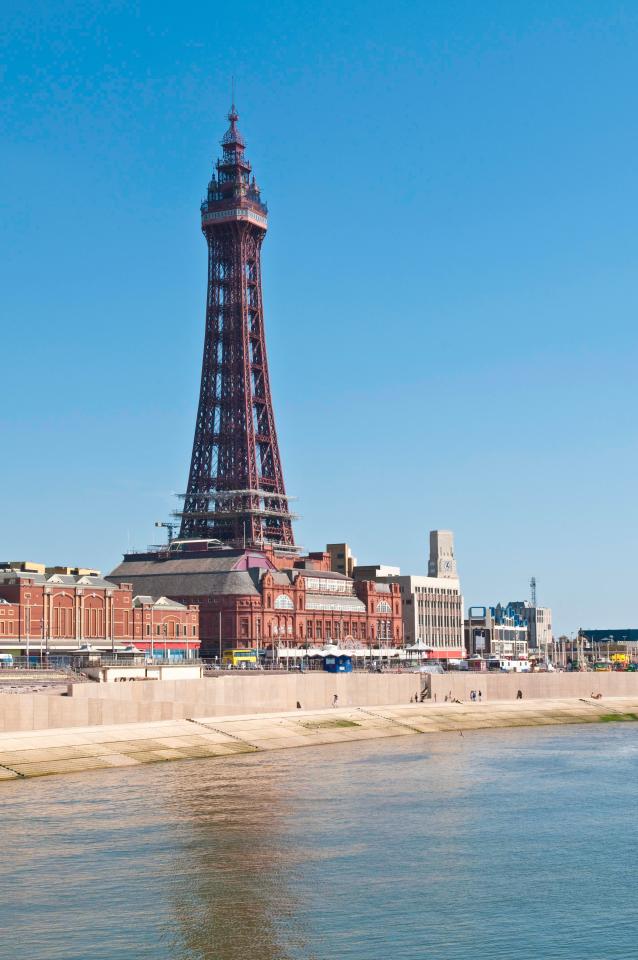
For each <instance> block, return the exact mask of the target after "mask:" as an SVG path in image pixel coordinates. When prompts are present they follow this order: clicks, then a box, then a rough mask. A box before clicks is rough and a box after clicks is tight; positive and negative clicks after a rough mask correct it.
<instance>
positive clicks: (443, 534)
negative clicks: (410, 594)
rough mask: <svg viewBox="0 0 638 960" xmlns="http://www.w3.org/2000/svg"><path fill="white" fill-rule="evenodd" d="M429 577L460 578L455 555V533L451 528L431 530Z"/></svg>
mask: <svg viewBox="0 0 638 960" xmlns="http://www.w3.org/2000/svg"><path fill="white" fill-rule="evenodd" d="M428 576H429V577H444V578H447V579H451V580H456V579H457V578H458V572H457V569H456V558H455V556H454V534H453V533H452V531H451V530H430V562H429V563H428Z"/></svg>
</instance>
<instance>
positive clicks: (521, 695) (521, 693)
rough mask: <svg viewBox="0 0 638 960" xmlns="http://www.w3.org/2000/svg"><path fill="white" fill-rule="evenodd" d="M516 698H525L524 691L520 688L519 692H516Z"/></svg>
mask: <svg viewBox="0 0 638 960" xmlns="http://www.w3.org/2000/svg"><path fill="white" fill-rule="evenodd" d="M516 699H517V700H522V699H523V691H522V690H519V691H518V693H517V694H516Z"/></svg>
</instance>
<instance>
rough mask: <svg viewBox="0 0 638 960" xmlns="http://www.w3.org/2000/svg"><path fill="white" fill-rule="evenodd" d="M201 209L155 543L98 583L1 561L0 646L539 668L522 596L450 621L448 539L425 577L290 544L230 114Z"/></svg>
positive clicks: (253, 248)
mask: <svg viewBox="0 0 638 960" xmlns="http://www.w3.org/2000/svg"><path fill="white" fill-rule="evenodd" d="M228 120H229V127H228V130H227V131H226V133H225V134H224V137H223V138H222V141H221V147H222V154H221V157H220V159H219V160H218V161H217V163H216V166H215V170H214V172H213V175H212V177H211V179H210V182H209V184H208V187H207V189H206V193H205V196H204V199H203V202H202V204H201V211H200V212H201V228H202V232H203V234H204V237H205V239H206V243H207V247H208V272H207V300H206V315H205V323H204V349H203V358H202V367H201V380H200V393H199V402H198V409H197V415H196V420H195V430H194V438H193V447H192V455H191V461H190V467H189V470H188V481H187V489H186V492H185V493H184V494H182V495H180V497H179V502H180V505H179V509H177V510H175V512H174V514H173V517H172V519H171V521H170V522H165V523H162V524H161V526H164V527H165V528H166V529H167V530H168V531H169V537H168V541H167V543H166V544H164V545H161V546H155V547H150V548H148V549H147V550H146V551H144V552H129V553H127V554H125V555H124V558H123V560H122V562H121V563H120V564H119V565H118V566H116V568H115V569H114V570H112V571H111V572H110V573H109V574H108V575H105V576H102V575H101V573H100V572H99V571H97V570H92V569H87V568H84V569H82V568H66V567H45V566H44V565H41V564H37V563H29V562H26V561H15V562H12V561H7V562H5V563H3V564H0V653H1V652H2V651H6V652H7V653H18V654H19V653H23V654H24V653H28V654H29V655H31V656H33V655H36V656H38V655H39V656H41V657H42V656H46V655H50V654H53V653H65V652H66V653H71V652H73V651H77V650H78V649H82V648H88V649H94V650H99V651H102V652H103V653H105V654H106V653H107V652H110V653H111V654H114V655H117V654H118V653H120V652H122V651H126V650H129V649H133V650H140V651H142V652H144V653H151V654H153V655H158V654H159V655H162V656H171V657H184V658H189V657H193V656H198V655H202V656H205V657H217V658H220V659H221V657H222V656H223V654H224V652H225V651H228V650H235V649H240V648H243V649H251V650H254V651H259V653H260V654H270V655H271V656H274V657H286V656H288V657H290V656H291V655H293V654H294V653H295V652H297V653H299V652H300V651H305V653H306V654H308V653H309V651H310V650H311V649H317V648H325V647H326V646H327V645H328V646H331V647H335V646H336V647H338V648H340V649H346V650H350V651H352V652H353V653H354V655H355V656H356V655H357V653H358V652H359V653H360V652H361V651H367V653H368V654H369V656H370V658H371V659H372V658H380V659H383V658H384V656H385V657H387V656H389V653H388V652H389V651H396V650H403V651H410V653H411V654H412V655H413V656H416V657H417V659H423V660H428V659H429V660H439V661H443V662H448V663H449V662H450V661H454V660H460V659H463V658H466V657H470V658H475V659H482V658H484V657H495V658H500V659H503V658H505V659H507V658H510V659H515V658H526V657H530V656H533V657H534V658H535V659H537V660H542V659H547V658H548V651H549V649H550V646H551V643H552V625H551V611H550V610H549V609H547V608H542V607H539V606H537V605H536V603H535V601H532V602H527V601H516V602H511V603H508V604H507V605H501V604H500V603H498V604H496V605H495V606H487V605H486V606H481V607H476V606H472V607H470V608H469V611H468V615H467V616H465V615H464V601H463V594H462V590H461V583H460V580H459V574H458V570H457V563H456V556H455V550H454V538H453V535H452V533H451V531H449V530H434V531H432V532H431V534H430V552H429V559H428V564H427V569H425V562H424V569H423V570H422V571H416V572H415V573H407V574H406V573H404V572H403V573H402V572H401V570H400V569H399V568H398V567H394V566H389V565H386V564H384V563H381V562H380V563H378V564H371V565H359V564H358V563H357V561H356V558H355V557H354V556H353V554H352V551H351V549H350V547H349V545H348V544H347V543H346V542H343V543H331V544H328V545H327V547H326V549H325V550H321V551H318V552H308V553H304V551H303V550H302V549H301V548H300V547H299V546H298V544H297V543H296V542H295V535H294V520H295V515H294V513H293V512H292V511H291V502H292V500H293V498H291V497H290V496H289V495H288V493H287V491H286V486H285V483H284V473H283V466H282V462H281V457H280V453H279V444H278V439H277V432H276V426H275V415H274V409H273V403H272V394H271V386H270V378H269V370H268V359H267V351H266V338H265V327H264V311H263V300H262V283H261V246H262V243H263V240H264V237H265V235H266V231H267V227H268V207H267V205H266V203H265V201H264V200H263V198H262V195H261V189H260V187H259V185H258V184H257V181H256V179H255V176H254V174H253V171H252V167H251V164H250V162H249V161H248V159H247V158H246V154H245V143H244V140H243V137H242V135H241V133H240V131H239V127H238V115H237V111H236V109H235V106H234V104H233V106H232V107H231V110H230V112H229V114H228Z"/></svg>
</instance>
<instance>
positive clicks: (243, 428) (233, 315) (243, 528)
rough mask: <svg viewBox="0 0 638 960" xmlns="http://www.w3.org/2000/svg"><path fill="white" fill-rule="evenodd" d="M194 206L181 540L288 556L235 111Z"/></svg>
mask: <svg viewBox="0 0 638 960" xmlns="http://www.w3.org/2000/svg"><path fill="white" fill-rule="evenodd" d="M228 119H229V121H230V127H229V128H228V130H227V132H226V134H225V135H224V138H223V140H222V141H221V146H222V156H221V158H220V159H219V160H218V161H217V164H216V175H215V173H214V174H213V178H212V180H211V181H210V183H209V185H208V194H207V197H206V199H205V200H204V202H203V203H202V208H201V211H202V231H203V233H204V236H205V237H206V242H207V244H208V294H207V303H206V329H205V335H204V358H203V362H202V379H201V387H200V393H199V406H198V410H197V420H196V423H195V438H194V440H193V453H192V457H191V465H190V472H189V475H188V489H187V492H186V493H185V494H184V495H183V500H184V505H183V509H182V510H181V511H179V512H178V513H177V516H178V517H180V518H181V528H180V539H181V540H193V539H196V540H200V539H215V540H219V541H221V542H222V543H224V544H232V545H233V546H242V545H245V546H249V547H263V546H266V545H271V546H273V547H275V548H280V549H283V550H286V551H288V550H289V551H291V552H292V551H293V550H294V549H295V546H294V538H293V533H292V522H291V521H292V520H293V516H292V514H291V513H290V512H289V509H288V500H289V498H288V497H287V496H286V489H285V486H284V478H283V472H282V469H281V460H280V457H279V446H278V443H277V433H276V430H275V419H274V415H273V409H272V400H271V395H270V383H269V378H268V361H267V357H266V341H265V337H264V314H263V306H262V291H261V259H260V258H261V244H262V241H263V239H264V236H265V235H266V230H267V228H268V208H267V207H266V204H265V203H264V202H263V201H262V199H261V196H260V192H259V187H258V186H257V184H256V182H255V178H254V177H251V166H250V163H249V162H248V160H246V158H245V156H244V150H245V144H244V140H243V138H242V135H241V133H240V132H239V130H238V128H237V120H238V116H237V112H236V110H235V106H234V104H233V106H232V107H231V110H230V113H229V114H228Z"/></svg>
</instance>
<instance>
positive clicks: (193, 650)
mask: <svg viewBox="0 0 638 960" xmlns="http://www.w3.org/2000/svg"><path fill="white" fill-rule="evenodd" d="M87 644H90V645H91V646H93V647H96V648H98V649H101V650H105V651H108V650H111V651H116V650H121V649H122V648H123V647H125V646H127V645H131V644H134V645H135V646H136V647H137V648H138V649H140V650H143V651H147V650H148V651H150V650H151V648H153V649H154V652H156V653H158V654H160V655H161V654H162V653H164V651H166V653H168V652H169V651H170V652H172V653H173V654H179V655H183V656H187V655H188V656H192V655H196V654H198V652H199V612H198V609H197V606H196V605H195V604H187V605H184V604H180V603H177V602H176V601H174V600H168V599H167V598H166V597H159V598H154V597H152V596H134V595H133V589H132V586H131V584H130V583H121V584H114V583H111V582H110V581H108V580H105V579H104V578H103V577H101V576H100V575H99V574H96V572H93V574H92V575H78V574H70V573H58V572H52V571H51V569H46V568H45V567H44V566H43V565H41V564H26V563H22V564H13V565H9V564H3V565H0V652H2V651H7V652H8V651H11V652H12V653H14V654H16V653H17V654H25V653H26V651H27V648H28V649H29V652H30V653H31V654H33V655H35V654H38V655H39V653H40V652H41V651H42V653H47V652H48V653H65V652H70V651H72V650H74V649H77V648H78V647H81V646H84V645H87Z"/></svg>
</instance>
